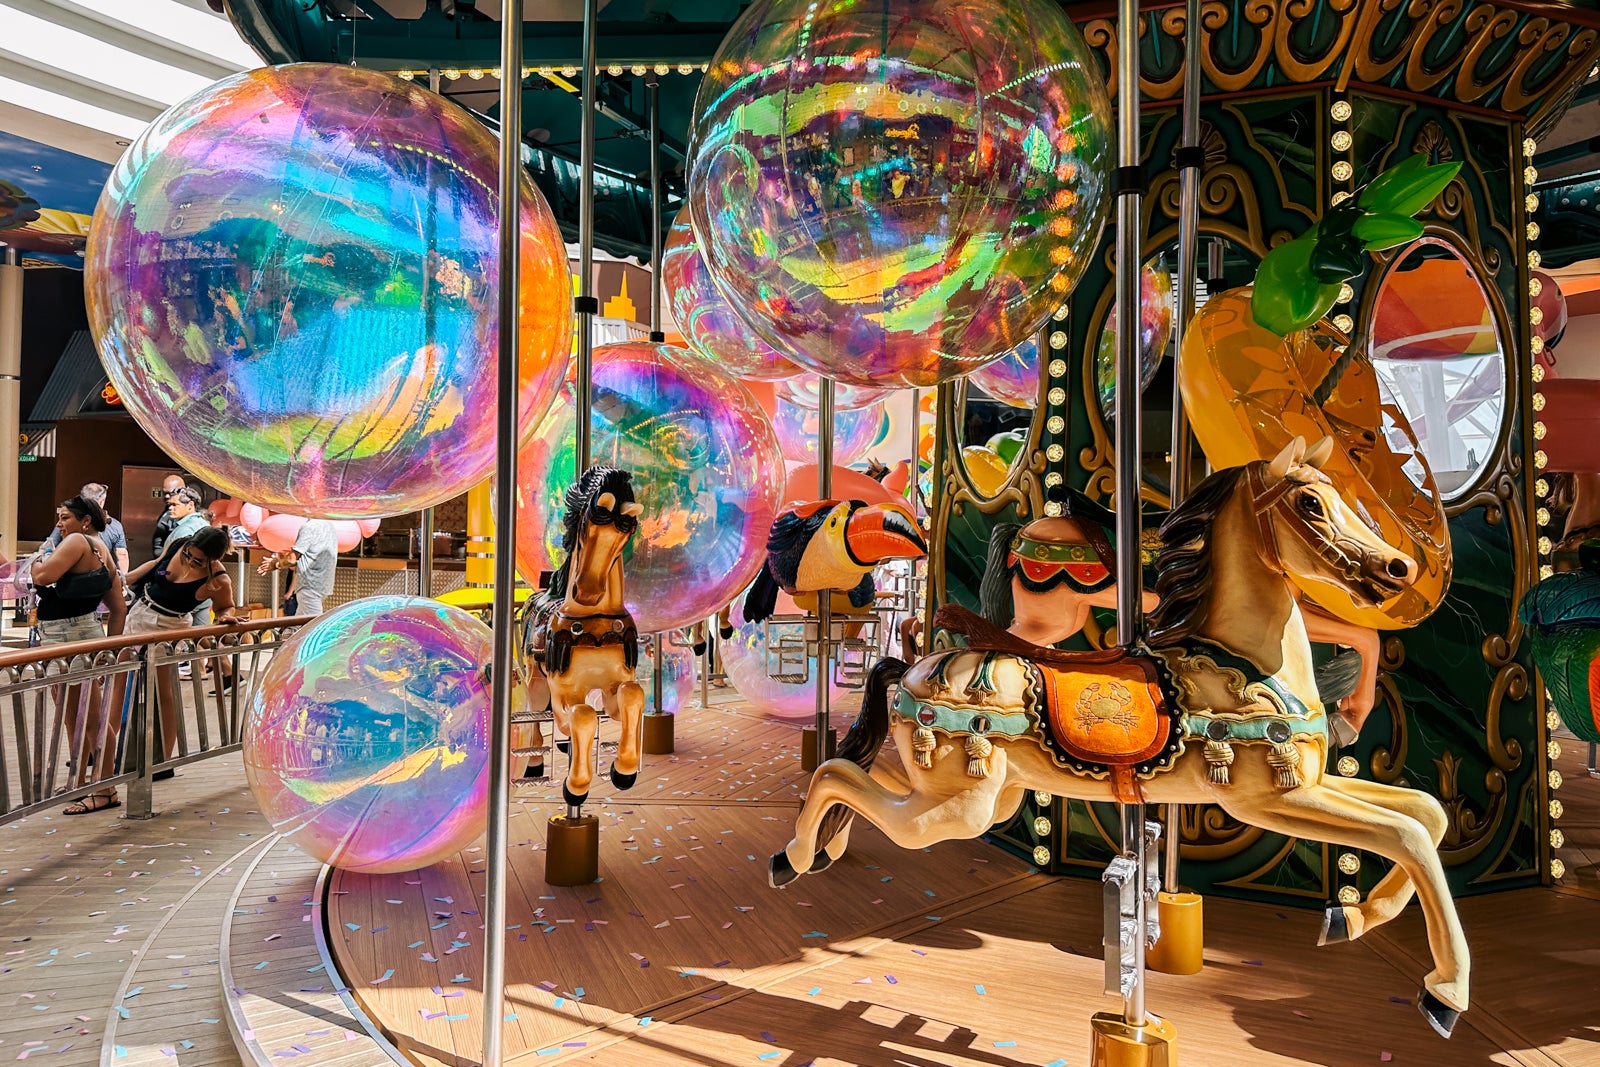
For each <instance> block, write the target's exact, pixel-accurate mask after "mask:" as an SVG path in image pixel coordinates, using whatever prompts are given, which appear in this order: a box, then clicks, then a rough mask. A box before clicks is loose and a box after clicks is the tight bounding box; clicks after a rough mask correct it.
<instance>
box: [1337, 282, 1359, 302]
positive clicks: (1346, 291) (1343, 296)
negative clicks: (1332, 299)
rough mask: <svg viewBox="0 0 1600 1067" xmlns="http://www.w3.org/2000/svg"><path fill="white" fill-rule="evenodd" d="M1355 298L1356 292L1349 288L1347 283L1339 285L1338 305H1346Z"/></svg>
mask: <svg viewBox="0 0 1600 1067" xmlns="http://www.w3.org/2000/svg"><path fill="white" fill-rule="evenodd" d="M1355 298H1356V291H1355V290H1354V289H1352V288H1351V287H1350V283H1349V282H1340V283H1339V303H1341V304H1348V303H1350V301H1352V300H1354V299H1355Z"/></svg>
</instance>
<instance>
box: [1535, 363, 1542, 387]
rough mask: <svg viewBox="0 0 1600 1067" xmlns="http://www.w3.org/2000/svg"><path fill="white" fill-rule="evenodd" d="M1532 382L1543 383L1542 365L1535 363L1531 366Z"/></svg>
mask: <svg viewBox="0 0 1600 1067" xmlns="http://www.w3.org/2000/svg"><path fill="white" fill-rule="evenodd" d="M1533 380H1534V381H1536V382H1542V381H1544V364H1542V363H1535V364H1534V365H1533Z"/></svg>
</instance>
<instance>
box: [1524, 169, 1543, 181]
mask: <svg viewBox="0 0 1600 1067" xmlns="http://www.w3.org/2000/svg"><path fill="white" fill-rule="evenodd" d="M1538 180H1539V171H1538V169H1537V168H1535V167H1523V168H1522V181H1523V183H1524V184H1526V185H1532V184H1533V183H1534V182H1536V181H1538Z"/></svg>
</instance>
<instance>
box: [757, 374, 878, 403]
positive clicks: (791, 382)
mask: <svg viewBox="0 0 1600 1067" xmlns="http://www.w3.org/2000/svg"><path fill="white" fill-rule="evenodd" d="M821 392H822V379H821V378H819V377H818V376H817V375H815V374H798V375H796V376H795V377H793V378H786V379H784V380H783V381H781V382H779V383H778V384H777V385H774V386H773V387H772V395H773V396H776V397H778V398H779V399H780V400H787V401H788V402H789V403H791V404H796V405H798V406H800V407H803V408H810V409H811V410H812V411H815V410H817V407H818V406H819V405H820V404H821V403H822V396H821ZM893 392H894V390H893V389H874V388H871V387H870V386H864V385H846V384H844V383H842V382H834V383H833V409H834V410H835V411H852V410H854V409H855V408H864V407H866V406H867V405H868V404H870V403H872V402H873V401H874V400H882V399H883V398H884V397H886V396H889V395H890V394H891V393H893Z"/></svg>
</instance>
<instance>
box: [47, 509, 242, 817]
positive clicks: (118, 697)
mask: <svg viewBox="0 0 1600 1067" xmlns="http://www.w3.org/2000/svg"><path fill="white" fill-rule="evenodd" d="M228 547H229V546H228V535H227V534H226V533H224V532H223V531H221V530H219V529H217V528H216V527H215V526H207V527H205V528H203V529H200V530H197V531H195V533H194V534H193V535H192V536H190V537H183V538H179V539H177V540H175V541H169V542H168V543H167V545H166V547H165V548H164V549H163V550H162V553H161V557H160V558H159V559H153V560H150V561H149V562H147V563H142V564H140V565H139V566H137V567H135V568H134V569H133V570H131V571H129V572H128V584H129V585H130V586H131V587H132V588H133V589H134V590H135V592H136V594H137V596H136V598H135V600H134V604H133V607H132V609H130V610H129V612H128V621H127V626H126V629H125V630H124V633H126V634H128V635H129V636H132V635H135V634H159V633H167V632H170V631H175V630H187V629H189V628H190V625H191V624H190V620H189V616H190V614H191V613H192V612H193V611H194V609H195V608H197V607H198V606H200V604H202V603H203V602H205V601H207V600H210V601H211V602H212V606H213V608H214V610H215V611H216V616H217V622H218V623H237V622H242V621H243V619H240V618H236V617H235V616H234V614H233V583H232V582H231V581H229V579H228V572H227V570H226V569H224V568H223V566H222V564H221V563H220V562H218V561H219V560H220V559H221V558H222V556H223V554H224V553H225V552H227V551H228ZM177 673H178V672H177V669H176V667H175V666H172V665H168V666H165V667H157V668H156V707H157V719H158V720H159V722H160V725H161V730H160V734H159V737H160V739H161V745H162V748H161V753H160V754H158V758H160V759H171V758H173V757H175V756H177V755H178V716H179V715H181V714H182V713H183V703H182V700H181V698H180V696H179V694H178V687H177ZM124 684H125V683H124V680H123V678H122V676H119V677H118V679H117V681H116V682H115V683H113V685H112V692H113V697H112V702H111V703H112V706H113V707H120V706H121V704H122V687H123V685H124ZM117 725H118V724H116V723H112V724H111V728H110V729H108V730H107V731H106V738H105V744H104V746H103V747H102V748H101V750H100V758H101V760H102V766H110V765H111V761H112V760H113V759H114V758H115V756H116V751H117ZM171 776H172V771H171V770H166V771H157V772H156V774H155V777H156V778H170V777H171ZM120 804H121V801H119V800H118V799H117V792H116V790H115V789H110V790H106V791H103V792H100V793H96V794H94V795H93V796H88V797H85V798H84V799H83V801H82V802H81V803H78V804H74V805H72V806H71V807H69V808H67V809H65V814H67V815H82V814H84V813H85V812H89V811H102V810H104V809H106V808H114V807H117V806H119V805H120Z"/></svg>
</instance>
